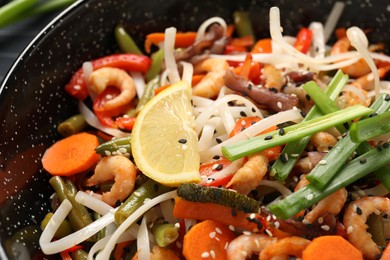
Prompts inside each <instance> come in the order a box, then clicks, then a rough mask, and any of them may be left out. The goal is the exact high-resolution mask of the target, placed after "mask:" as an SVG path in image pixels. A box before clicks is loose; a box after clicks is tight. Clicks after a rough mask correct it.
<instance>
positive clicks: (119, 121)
mask: <svg viewBox="0 0 390 260" xmlns="http://www.w3.org/2000/svg"><path fill="white" fill-rule="evenodd" d="M135 119H136V117H117V118H115V125H117V126H118V127H119V128H120V129H126V130H129V131H131V130H132V129H133V127H134V123H135Z"/></svg>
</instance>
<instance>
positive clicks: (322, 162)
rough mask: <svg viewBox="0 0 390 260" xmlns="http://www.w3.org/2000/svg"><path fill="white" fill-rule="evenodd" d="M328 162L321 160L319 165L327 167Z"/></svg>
mask: <svg viewBox="0 0 390 260" xmlns="http://www.w3.org/2000/svg"><path fill="white" fill-rule="evenodd" d="M327 163H328V162H327V161H326V160H321V161H319V162H318V164H319V165H325V164H327Z"/></svg>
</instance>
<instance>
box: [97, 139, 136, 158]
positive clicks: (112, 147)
mask: <svg viewBox="0 0 390 260" xmlns="http://www.w3.org/2000/svg"><path fill="white" fill-rule="evenodd" d="M130 138H131V137H130V136H126V137H121V138H115V139H112V140H110V141H107V142H105V143H102V144H101V145H99V146H98V147H96V148H95V151H96V152H97V153H98V154H101V155H111V154H112V153H114V152H120V153H122V154H124V153H130V152H131V149H130Z"/></svg>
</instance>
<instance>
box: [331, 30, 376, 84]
mask: <svg viewBox="0 0 390 260" xmlns="http://www.w3.org/2000/svg"><path fill="white" fill-rule="evenodd" d="M350 48H351V42H350V41H349V39H348V38H347V36H344V37H342V38H340V39H339V40H338V41H337V42H336V43H335V44H334V45H333V47H332V50H331V54H332V55H336V54H341V53H344V52H347V51H349V49H350ZM341 70H342V71H343V72H344V73H345V74H348V75H350V76H351V77H354V78H357V77H361V76H363V75H366V74H367V73H369V72H370V71H371V69H370V67H369V66H368V64H367V62H366V61H365V60H364V59H363V58H361V59H359V60H358V61H357V62H355V63H353V64H352V65H349V66H345V67H342V68H341Z"/></svg>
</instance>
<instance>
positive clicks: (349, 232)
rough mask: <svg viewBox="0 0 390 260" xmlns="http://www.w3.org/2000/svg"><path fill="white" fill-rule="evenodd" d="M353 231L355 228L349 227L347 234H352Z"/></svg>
mask: <svg viewBox="0 0 390 260" xmlns="http://www.w3.org/2000/svg"><path fill="white" fill-rule="evenodd" d="M352 231H353V226H349V227H348V228H347V234H351V233H352Z"/></svg>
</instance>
